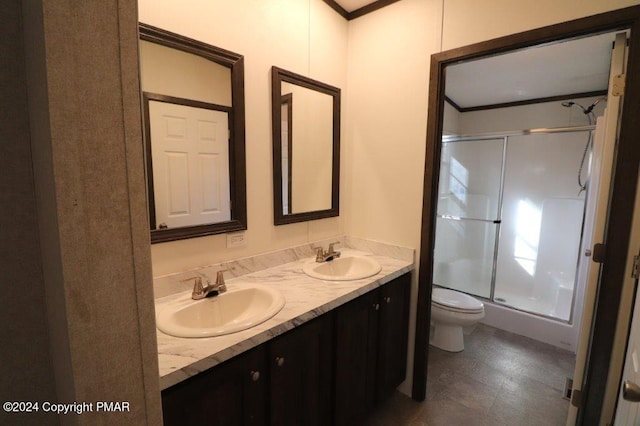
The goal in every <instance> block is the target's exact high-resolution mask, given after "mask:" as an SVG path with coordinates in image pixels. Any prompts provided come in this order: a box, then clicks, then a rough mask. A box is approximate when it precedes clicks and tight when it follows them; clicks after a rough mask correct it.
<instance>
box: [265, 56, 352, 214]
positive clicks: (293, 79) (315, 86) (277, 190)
mask: <svg viewBox="0 0 640 426" xmlns="http://www.w3.org/2000/svg"><path fill="white" fill-rule="evenodd" d="M283 81H284V82H287V83H291V84H295V85H297V86H301V87H306V88H307V89H311V90H315V91H317V92H321V93H325V94H327V95H329V96H332V97H333V132H332V134H333V153H332V161H333V164H332V171H331V208H329V209H326V210H315V211H309V212H302V213H292V214H284V213H283V208H282V144H281V135H282V132H281V130H282V129H281V123H282V121H281V118H282V117H281V111H282V109H281V106H282V104H283V96H282V94H281V83H282V82H283ZM289 102H290V101H289ZM271 119H272V131H273V217H274V223H275V224H276V225H286V224H288V223H296V222H304V221H308V220H315V219H323V218H327V217H335V216H339V214H340V207H339V204H340V89H339V88H337V87H333V86H330V85H328V84H325V83H322V82H320V81H316V80H313V79H311V78H308V77H304V76H302V75H299V74H295V73H293V72H290V71H286V70H284V69H282V68H278V67H275V66H274V67H271ZM290 183H291V180H289V184H290ZM289 196H291V191H289Z"/></svg>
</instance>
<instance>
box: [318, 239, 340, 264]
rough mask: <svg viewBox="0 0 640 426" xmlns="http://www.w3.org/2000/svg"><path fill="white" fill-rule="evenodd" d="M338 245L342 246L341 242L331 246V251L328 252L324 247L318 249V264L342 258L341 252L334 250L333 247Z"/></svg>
mask: <svg viewBox="0 0 640 426" xmlns="http://www.w3.org/2000/svg"><path fill="white" fill-rule="evenodd" d="M336 244H340V241H335V242H333V243H331V244H329V249H328V250H327V251H324V250H323V249H322V247H316V262H318V263H322V262H330V261H332V260H333V259H335V258H336V257H340V252H339V251H335V250H334V249H333V246H334V245H336Z"/></svg>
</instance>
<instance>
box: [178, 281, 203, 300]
mask: <svg viewBox="0 0 640 426" xmlns="http://www.w3.org/2000/svg"><path fill="white" fill-rule="evenodd" d="M191 280H194V283H193V291H192V292H191V296H192V297H193V296H201V295H202V294H204V287H203V286H202V278H201V277H191V278H185V279H184V280H180V282H183V283H184V282H187V281H191Z"/></svg>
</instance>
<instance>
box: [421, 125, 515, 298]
mask: <svg viewBox="0 0 640 426" xmlns="http://www.w3.org/2000/svg"><path fill="white" fill-rule="evenodd" d="M504 155H505V140H504V139H503V138H493V139H474V140H463V141H455V142H447V141H446V139H445V140H444V141H443V144H442V156H441V162H440V181H439V188H438V207H437V215H438V217H437V224H436V242H435V251H434V269H433V282H434V284H437V285H439V286H442V287H447V288H451V289H453V290H459V291H463V292H465V293H469V294H473V295H476V296H480V297H484V298H490V297H491V296H492V290H491V287H492V279H493V269H494V268H493V265H494V259H495V252H496V237H497V231H498V227H499V223H500V204H501V200H500V197H501V195H500V194H501V186H502V174H503V172H502V171H503V163H504Z"/></svg>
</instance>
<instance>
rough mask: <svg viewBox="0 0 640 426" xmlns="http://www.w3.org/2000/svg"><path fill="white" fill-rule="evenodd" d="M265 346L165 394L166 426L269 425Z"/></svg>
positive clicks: (163, 399) (173, 387)
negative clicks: (267, 419) (267, 422)
mask: <svg viewBox="0 0 640 426" xmlns="http://www.w3.org/2000/svg"><path fill="white" fill-rule="evenodd" d="M265 367H266V351H265V349H264V346H260V347H258V348H256V349H253V350H251V351H250V352H248V353H246V354H242V355H239V356H237V357H234V358H233V359H231V360H229V361H227V362H225V363H223V364H221V365H217V366H215V367H213V368H212V369H210V370H209V371H205V372H203V373H200V374H198V375H197V376H194V377H192V378H190V379H188V380H185V381H184V382H181V383H178V384H177V385H175V386H172V387H170V388H168V389H165V390H164V391H162V414H163V417H164V424H165V425H180V426H183V425H214V424H215V425H229V426H231V425H264V424H266V415H265V413H266V405H265V402H266V392H267V374H266V368H265Z"/></svg>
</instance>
